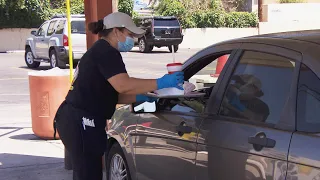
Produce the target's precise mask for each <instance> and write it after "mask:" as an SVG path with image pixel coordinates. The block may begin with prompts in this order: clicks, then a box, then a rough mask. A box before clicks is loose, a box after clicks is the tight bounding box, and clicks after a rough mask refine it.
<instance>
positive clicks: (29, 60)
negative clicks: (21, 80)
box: [24, 47, 40, 68]
mask: <svg viewBox="0 0 320 180" xmlns="http://www.w3.org/2000/svg"><path fill="white" fill-rule="evenodd" d="M24 60H25V62H26V64H27V66H28V68H38V67H39V66H40V62H37V61H34V56H33V53H32V51H31V49H30V47H27V48H26V52H25V54H24Z"/></svg>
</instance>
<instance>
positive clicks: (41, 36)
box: [35, 22, 49, 58]
mask: <svg viewBox="0 0 320 180" xmlns="http://www.w3.org/2000/svg"><path fill="white" fill-rule="evenodd" d="M48 25H49V23H48V22H45V23H43V24H42V25H41V26H40V28H39V29H38V32H37V34H36V37H35V49H36V52H35V55H36V56H37V58H44V56H45V54H44V52H43V49H44V47H45V43H44V42H45V38H46V37H45V36H46V33H47V29H48Z"/></svg>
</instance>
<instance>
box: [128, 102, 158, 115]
mask: <svg viewBox="0 0 320 180" xmlns="http://www.w3.org/2000/svg"><path fill="white" fill-rule="evenodd" d="M156 109H157V108H156V102H151V103H150V102H143V103H133V104H132V112H134V113H154V112H156Z"/></svg>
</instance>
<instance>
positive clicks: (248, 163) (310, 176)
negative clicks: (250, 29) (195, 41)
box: [105, 30, 320, 180]
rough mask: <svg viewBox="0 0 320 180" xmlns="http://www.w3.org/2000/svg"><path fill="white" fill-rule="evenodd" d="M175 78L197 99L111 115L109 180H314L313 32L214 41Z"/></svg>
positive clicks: (316, 83)
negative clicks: (217, 68)
mask: <svg viewBox="0 0 320 180" xmlns="http://www.w3.org/2000/svg"><path fill="white" fill-rule="evenodd" d="M222 56H227V57H228V60H227V63H226V64H225V66H224V68H223V70H222V72H221V73H220V76H219V77H218V78H215V77H213V76H212V74H214V67H213V63H215V61H216V60H217V59H218V58H219V57H222ZM183 71H184V72H185V80H186V81H189V80H193V83H196V85H197V87H201V88H197V89H196V90H195V91H196V92H201V93H203V94H204V95H203V96H201V97H188V96H185V97H171V98H160V99H158V100H157V101H156V102H154V103H147V102H145V103H142V104H141V103H139V104H132V105H125V106H122V107H120V108H118V109H117V111H116V112H115V114H114V116H113V118H112V124H111V129H110V130H109V131H108V132H107V133H108V150H107V151H106V154H105V157H106V158H105V161H106V170H107V176H108V179H109V180H120V179H124V180H125V179H127V180H170V179H173V180H178V179H181V180H195V179H198V180H209V179H212V180H213V179H215V180H234V179H237V180H271V179H272V180H283V179H288V180H289V179H290V180H291V179H297V180H298V179H299V180H304V179H305V180H317V179H320V151H319V149H320V134H319V133H320V79H319V77H320V31H318V30H315V31H301V32H285V33H277V34H268V35H259V36H252V37H246V38H240V39H234V40H230V41H226V42H221V43H218V44H215V45H212V46H210V47H208V48H205V49H203V50H201V51H199V52H198V53H197V54H195V55H194V56H192V57H191V58H190V59H189V60H187V61H186V62H185V63H184V65H183ZM201 77H202V78H201Z"/></svg>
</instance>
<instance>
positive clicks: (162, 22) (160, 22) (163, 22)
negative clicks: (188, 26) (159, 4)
mask: <svg viewBox="0 0 320 180" xmlns="http://www.w3.org/2000/svg"><path fill="white" fill-rule="evenodd" d="M154 26H180V24H179V21H178V20H177V19H155V20H154Z"/></svg>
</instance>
